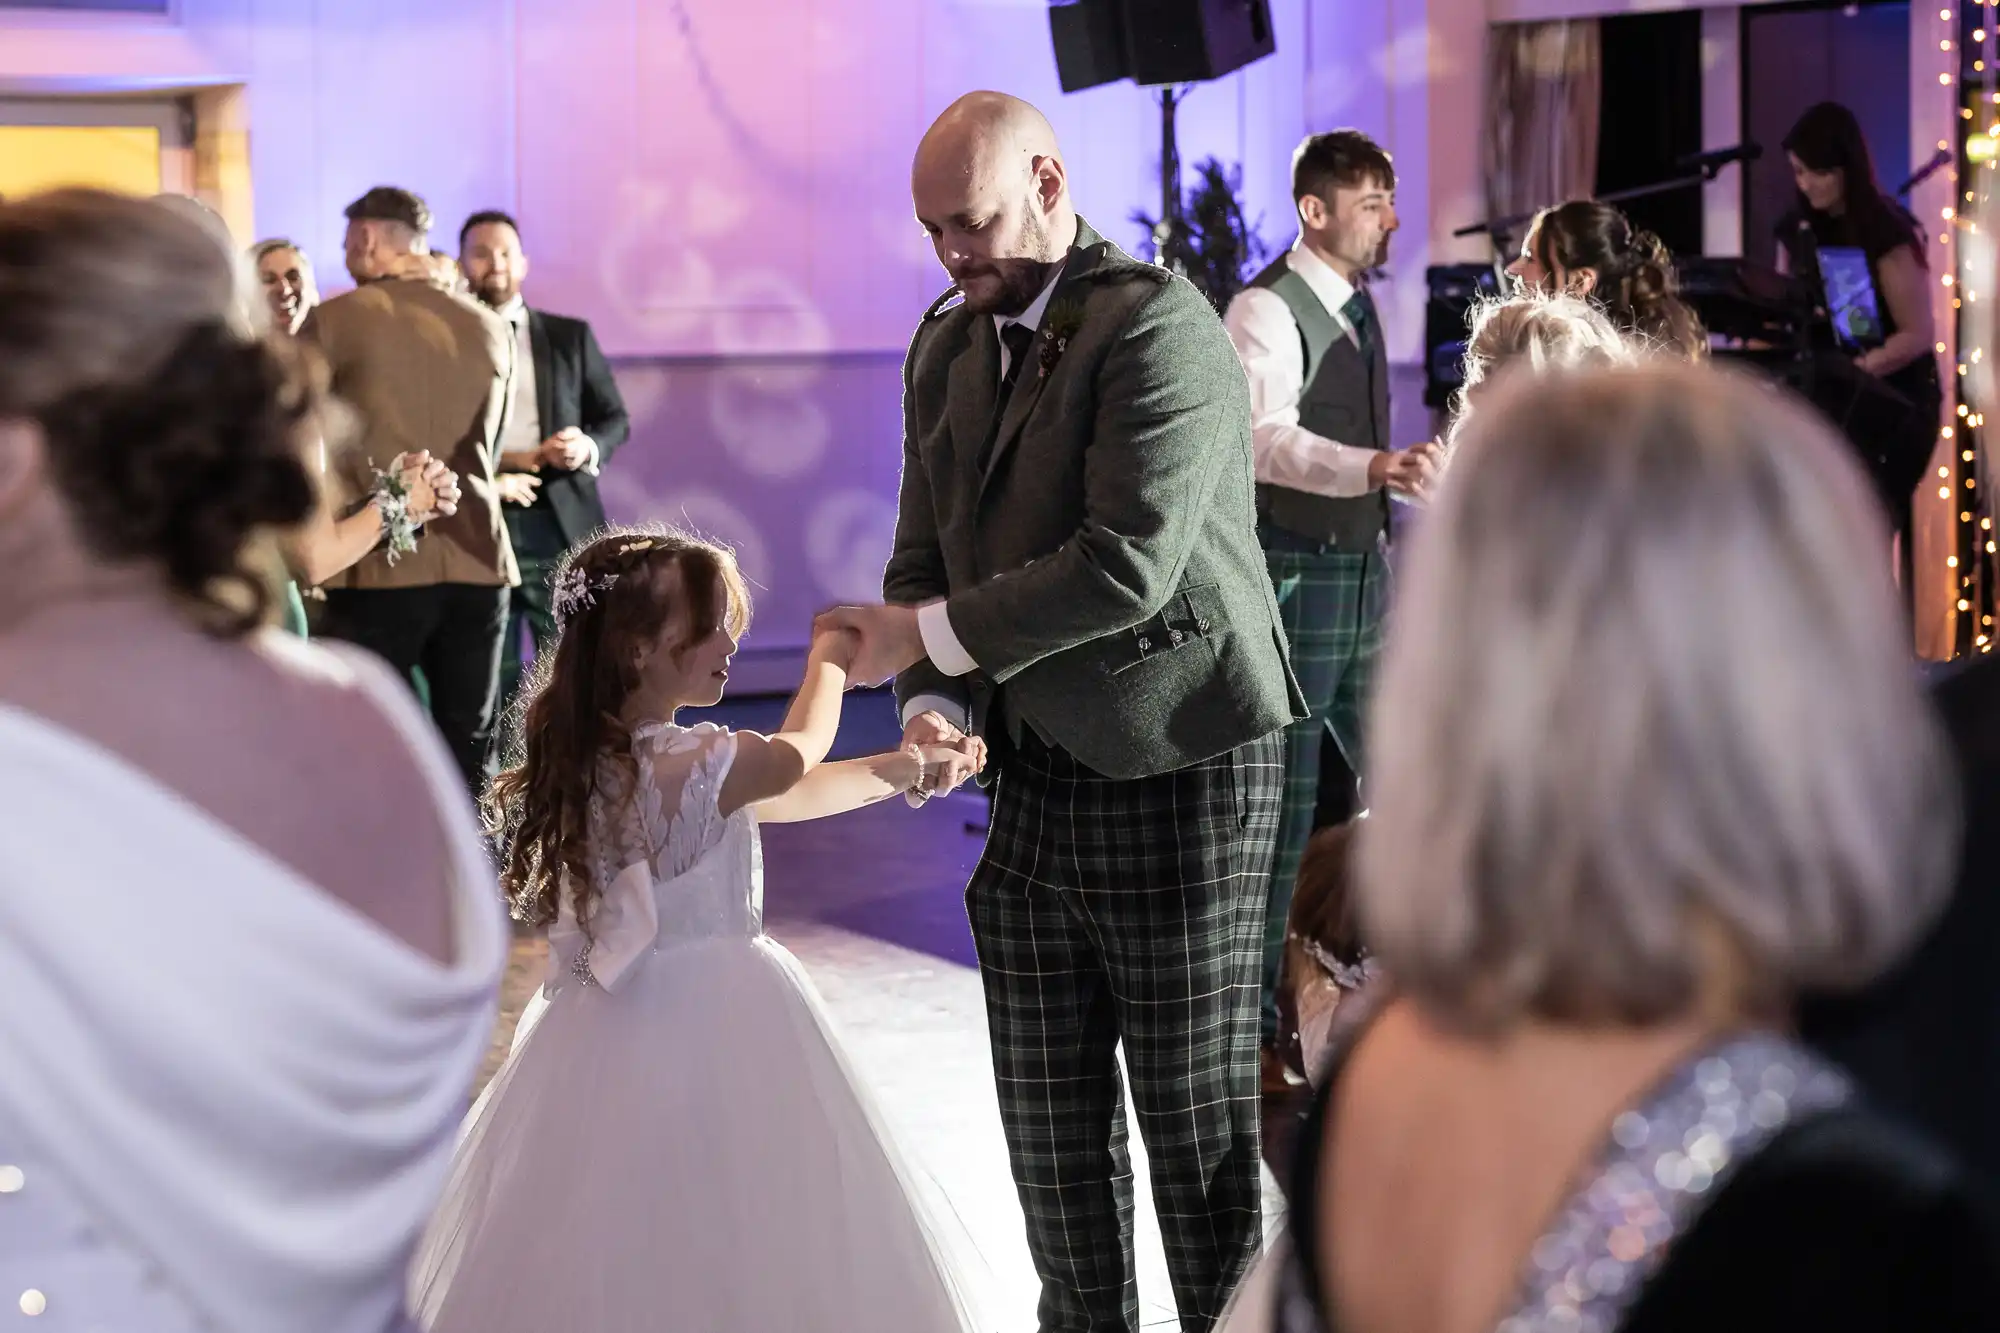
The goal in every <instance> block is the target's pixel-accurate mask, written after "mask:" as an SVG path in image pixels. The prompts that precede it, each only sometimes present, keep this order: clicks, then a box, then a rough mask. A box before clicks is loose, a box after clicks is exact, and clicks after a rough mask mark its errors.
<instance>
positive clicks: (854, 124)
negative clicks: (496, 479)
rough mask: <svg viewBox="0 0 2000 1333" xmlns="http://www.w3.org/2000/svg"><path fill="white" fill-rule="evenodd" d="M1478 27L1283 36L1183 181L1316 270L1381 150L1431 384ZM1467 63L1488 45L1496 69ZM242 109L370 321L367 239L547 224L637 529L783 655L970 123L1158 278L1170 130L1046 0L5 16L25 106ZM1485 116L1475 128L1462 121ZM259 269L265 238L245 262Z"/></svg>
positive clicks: (1323, 21) (274, 175) (869, 428)
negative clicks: (87, 95) (501, 219)
mask: <svg viewBox="0 0 2000 1333" xmlns="http://www.w3.org/2000/svg"><path fill="white" fill-rule="evenodd" d="M1478 10H1479V6H1478V5H1476V4H1470V3H1468V0H1273V3H1272V17H1273V23H1274V26H1275V29H1276V36H1277V44H1278V53H1277V54H1276V55H1275V56H1273V57H1271V58H1269V59H1266V60H1263V61H1261V62H1259V63H1257V64H1256V65H1253V66H1251V67H1250V68H1248V69H1246V70H1244V71H1241V72H1239V73H1237V74H1235V75H1232V76H1230V77H1228V78H1226V79H1222V80H1219V81H1217V82H1215V83H1212V84H1208V85H1204V86H1202V87H1200V88H1198V89H1197V90H1196V91H1195V93H1194V95H1193V97H1192V98H1191V100H1189V101H1188V103H1187V105H1186V107H1185V109H1184V111H1183V112H1182V116H1181V121H1180V131H1181V151H1182V155H1183V159H1184V160H1185V161H1186V162H1188V163H1190V164H1192V163H1193V162H1195V161H1197V160H1199V159H1201V158H1203V157H1206V156H1210V155H1214V156H1218V157H1220V158H1222V159H1223V160H1225V161H1228V162H1237V163H1241V164H1242V166H1243V173H1244V194H1245V198H1246V210H1247V212H1248V214H1249V215H1250V217H1251V218H1252V219H1253V220H1254V219H1261V222H1262V232H1263V235H1264V237H1265V239H1266V240H1267V241H1269V242H1271V243H1272V244H1273V245H1275V246H1282V245H1285V244H1287V243H1289V242H1290V240H1291V239H1292V235H1293V226H1292V221H1291V218H1292V211H1291V202H1290V192H1289V181H1288V174H1289V165H1290V162H1289V160H1290V155H1291V151H1292V149H1293V147H1294V146H1295V145H1296V143H1297V142H1298V140H1299V138H1300V137H1301V136H1302V135H1303V134H1304V133H1306V132H1307V131H1309V130H1320V129H1330V128H1333V127H1335V126H1338V125H1355V126H1359V127H1360V128H1362V129H1364V130H1367V131H1369V132H1370V133H1373V134H1375V135H1376V136H1377V137H1378V138H1380V139H1381V140H1383V142H1384V143H1385V144H1386V145H1387V146H1388V147H1389V148H1390V150H1391V151H1392V152H1393V153H1394V154H1395V156H1396V160H1397V166H1398V169H1399V172H1400V173H1401V176H1402V199H1403V211H1404V215H1405V223H1404V231H1403V233H1402V235H1401V236H1400V237H1399V238H1398V240H1397V243H1396V247H1395V251H1394V256H1393V258H1394V268H1393V277H1392V281H1391V282H1390V283H1389V284H1388V285H1387V287H1386V288H1384V289H1381V290H1380V291H1378V298H1379V303H1380V304H1381V305H1382V307H1383V309H1384V318H1385V324H1386V326H1387V329H1388V332H1389V335H1390V338H1391V346H1392V348H1394V349H1395V350H1396V352H1397V353H1398V355H1399V356H1400V357H1401V358H1403V359H1406V360H1414V359H1415V357H1416V349H1417V342H1418V339H1419V336H1420V333H1421V312H1422V303H1423V269H1424V266H1425V264H1427V263H1430V262H1435V260H1434V259H1433V256H1442V254H1443V251H1442V250H1440V249H1439V248H1437V246H1436V245H1435V244H1434V243H1431V242H1430V241H1429V240H1428V239H1427V238H1428V237H1433V236H1437V235H1441V234H1442V233H1443V232H1447V231H1449V229H1450V227H1451V226H1454V225H1457V224H1458V223H1460V222H1465V221H1470V220H1472V218H1473V217H1475V216H1476V209H1477V203H1476V193H1477V182H1476V179H1475V176H1474V170H1473V166H1472V163H1473V160H1474V151H1475V150H1474V148H1473V146H1472V145H1473V143H1474V141H1475V140H1476V126H1477V104H1476V99H1477V97H1478V85H1479V79H1478V71H1479V56H1478V50H1479V45H1478V44H1479V41H1480V40H1481V37H1482V35H1483V31H1484V23H1483V19H1482V18H1481V17H1480V16H1479V14H1478ZM1468 34H1469V35H1468ZM217 83H220V84H240V85H242V86H243V88H244V89H245V90H246V93H247V116H248V152H249V158H250V162H249V165H250V174H251V180H252V183H253V188H254V194H255V216H256V228H257V231H258V232H259V233H260V234H264V235H271V234H279V233H282V234H286V235H289V236H292V237H295V238H296V239H298V240H299V241H300V242H302V243H303V244H304V245H305V247H306V248H307V250H308V251H309V252H310V254H311V255H312V257H313V259H314V260H315V261H316V263H317V265H318V267H319V270H320V274H321V279H322V283H323V285H324V286H325V287H326V288H327V289H328V290H329V291H331V290H334V289H337V288H338V287H340V286H342V285H344V281H345V280H344V275H343V274H342V272H341V265H340V237H341V229H342V225H343V224H342V221H341V216H340V213H341V209H342V208H343V207H344V206H345V205H346V204H347V203H348V202H349V201H350V200H351V199H353V198H354V197H356V196H357V195H359V194H360V193H362V192H363V191H364V190H366V189H367V188H368V187H370V186H372V185H376V184H381V183H393V184H399V185H405V186H408V187H410V188H412V189H415V190H418V191H419V192H421V193H423V194H424V195H425V196H426V198H427V199H428V200H429V202H430V204H431V207H432V209H433V211H434V213H435V214H436V216H437V219H438V230H439V233H440V234H439V236H438V237H437V238H436V239H437V240H438V241H439V243H440V244H441V245H443V246H446V247H449V246H452V245H455V240H456V234H457V229H458V226H459V223H460V222H461V221H462V220H463V219H464V217H465V216H466V215H467V214H468V213H470V212H472V211H474V210H476V209H481V208H490V207H501V208H506V209H508V210H509V211H511V212H513V213H514V214H515V215H516V216H518V217H519V218H520V219H521V224H522V230H523V233H524V241H525V243H526V246H527V249H528V251H529V254H530V256H531V258H532V260H533V262H534V273H533V275H532V277H531V279H530V281H529V283H528V293H529V299H530V300H531V301H532V302H534V303H535V304H537V305H540V306H543V307H545V308H548V309H551V310H556V311H560V312H562V313H566V314H572V315H579V316H582V317H584V318H587V319H589V320H590V321H591V322H592V324H593V325H594V326H595V328H596V330H597V333H598V336H599V338H600V340H601V341H602V343H603V344H604V346H605V349H606V350H607V352H609V353H610V354H611V355H612V357H613V358H614V360H616V361H617V363H618V372H619V378H620V382H621V383H622V384H623V385H624V387H625V391H626V393H627V394H628V395H629V396H630V397H631V399H632V400H633V405H634V409H635V416H636V418H637V425H636V428H635V433H634V438H633V441H632V443H631V444H630V445H629V446H628V447H627V449H626V451H625V452H624V453H623V454H622V455H620V456H619V457H618V458H617V459H616V460H614V462H613V463H612V465H611V466H610V468H609V469H608V470H607V476H606V487H607V489H608V491H609V492H610V503H611V507H612V509H613V512H614V514H617V515H619V516H623V517H641V516H658V517H667V518H674V519H685V520H686V521H691V522H693V523H694V524H696V525H697V526H700V527H703V528H705V529H707V530H709V531H711V532H714V533H716V534H718V535H721V536H725V537H727V538H729V539H730V540H732V541H734V542H736V543H737V544H738V545H739V546H740V547H741V548H742V550H743V555H744V563H745V565H746V567H748V568H749V569H750V571H751V573H752V575H753V576H754V577H755V578H756V579H757V581H758V582H759V583H760V584H761V585H762V586H763V589H764V591H763V592H762V594H761V598H760V608H759V609H760V622H761V624H760V628H759V630H758V631H757V634H756V641H757V642H759V643H761V644H770V643H785V642H790V643H794V644H796V643H800V642H803V640H804V636H805V631H806V626H807V624H808V618H809V613H810V611H811V610H812V609H813V608H815V607H816V606H818V605H821V604H824V603H825V602H827V601H829V600H832V599H834V598H836V597H855V596H861V595H865V594H868V593H870V592H872V591H873V589H874V584H875V574H876V571H879V569H880V564H881V560H882V557H883V556H884V555H885V554H886V552H887V549H888V539H889V531H890V523H891V519H892V516H893V509H894V502H895V482H896V473H897V468H898V463H899V451H900V440H899V434H900V426H899V413H898V399H899V393H900V385H899V381H898V375H897V368H898V364H899V361H900V357H901V353H902V351H903V349H904V347H905V346H906V345H907V343H908V340H909V336H910V333H911V331H912V328H913V327H914V325H915V322H916V320H917V318H918V316H919V315H920V314H921V312H922V311H923V309H924V307H925V306H926V305H927V304H928V303H929V302H930V301H931V300H932V299H933V298H934V297H935V296H936V295H937V294H938V293H939V292H940V291H941V290H942V289H943V288H944V286H945V278H944V276H943V273H942V271H941V270H940V269H939V268H938V265H937V263H936V260H935V258H934V257H933V256H932V255H931V253H930V250H929V246H928V244H927V242H926V241H925V239H924V237H923V234H922V232H921V231H920V230H919V228H918V227H917V226H916V224H915V222H914V221H913V220H912V218H911V216H910V205H909V198H908V171H909V161H910V155H911V153H912V151H913V150H914V148H915V146H916V143H917V140H918V137H919V136H920V135H921V134H922V132H923V130H924V128H925V126H926V125H928V124H929V122H930V121H931V120H932V118H934V117H935V116H936V115H937V113H938V112H939V111H941V110H942V109H943V108H944V107H945V106H946V105H947V104H948V103H949V102H950V101H951V100H952V99H953V98H955V97H957V96H958V95H959V94H961V93H963V92H966V91H968V90H971V89H975V88H998V89H1001V90H1004V91H1007V92H1012V93H1016V94H1018V95H1020V96H1023V97H1026V98H1028V99H1030V100H1031V101H1034V102H1035V103H1037V104H1038V105H1039V106H1041V107H1042V108H1043V109H1044V110H1045V111H1046V112H1047V113H1048V114H1049V117H1050V119H1051V120H1052V121H1053V122H1054V123H1055V126H1056V130H1057V132H1058V134H1059V136H1060V137H1061V139H1062V141H1063V144H1064V155H1065V158H1066V160H1067V162H1068V164H1069V168H1070V175H1071V181H1072V186H1073V189H1074V192H1075V195H1076V198H1077V201H1078V205H1079V207H1080V209H1081V211H1082V212H1083V214H1084V215H1085V216H1086V217H1088V218H1089V219H1090V220H1091V221H1092V222H1093V223H1094V224H1095V225H1096V226H1098V227H1099V229H1100V230H1102V231H1103V232H1105V234H1107V235H1108V236H1110V237H1111V238H1112V239H1114V240H1116V241H1118V242H1119V243H1120V244H1122V245H1125V246H1127V247H1128V248H1132V249H1138V248H1139V247H1140V245H1141V242H1142V239H1143V237H1142V234H1141V229H1140V228H1139V227H1138V226H1137V225H1136V224H1134V223H1133V222H1132V221H1131V215H1132V213H1133V212H1134V211H1135V210H1137V209H1145V210H1147V211H1149V212H1152V211H1157V209H1158V195H1159V185H1158V177H1157V170H1158V168H1157V163H1158V154H1159V122H1158V112H1157V109H1156V107H1155V105H1154V103H1153V101H1152V99H1151V97H1150V95H1149V94H1148V93H1146V92H1144V91H1142V90H1140V89H1137V88H1134V87H1131V86H1129V85H1113V86H1109V87H1104V88H1098V89H1093V90H1090V91H1088V92H1084V93H1080V94H1076V95H1074V96H1068V97H1065V96H1063V95H1062V94H1061V93H1060V91H1059V90H1058V88H1057V85H1056V76H1055V61H1054V57H1053V55H1052V53H1051V50H1050V45H1049V31H1048V15H1047V8H1046V4H1045V3H1044V0H337V2H334V0H179V2H178V4H177V5H176V6H175V9H174V14H173V17H171V18H170V19H165V20H162V19H152V18H130V19H125V20H121V21H117V22H116V23H115V24H114V22H113V21H112V20H108V19H106V18H105V17H104V16H89V18H88V20H86V19H85V18H82V17H76V18H64V17H61V16H43V17H39V18H32V19H16V18H14V17H13V16H11V15H0V93H4V92H7V91H13V90H17V89H28V90H32V91H35V92H36V93H37V94H38V95H47V94H49V93H51V92H105V91H114V90H126V89H134V88H155V89H157V88H161V87H174V86H194V85H200V84H217ZM1454 99H1455V100H1454ZM241 239H243V240H245V241H246V242H247V241H249V240H250V239H252V238H250V237H244V238H241Z"/></svg>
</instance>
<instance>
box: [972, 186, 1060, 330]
mask: <svg viewBox="0 0 2000 1333" xmlns="http://www.w3.org/2000/svg"><path fill="white" fill-rule="evenodd" d="M1021 234H1022V239H1023V240H1025V241H1026V242H1027V243H1028V247H1029V249H1030V250H1031V251H1033V252H1035V253H1037V254H1045V253H1047V251H1048V248H1049V246H1048V240H1049V233H1048V229H1047V228H1046V227H1044V226H1043V225H1042V220H1041V218H1039V217H1037V216H1036V215H1035V214H1034V213H1033V212H1032V211H1031V212H1029V213H1028V215H1027V220H1026V221H1025V222H1024V223H1023V224H1022V227H1021ZM987 275H991V276H993V277H996V278H998V279H999V280H1000V292H999V295H997V296H993V297H990V298H983V299H975V298H974V297H973V296H972V295H971V293H969V292H968V293H967V294H966V297H965V308H966V309H967V310H970V311H971V312H972V313H973V314H975V315H1018V314H1020V313H1021V312H1022V311H1023V310H1026V309H1027V308H1028V307H1029V306H1031V305H1033V304H1034V303H1035V298H1036V297H1037V296H1040V295H1041V294H1042V288H1043V287H1045V286H1047V285H1048V281H1049V264H1048V262H1047V261H1045V260H1040V259H993V260H988V261H987V262H986V263H985V264H982V265H981V266H980V267H979V269H978V270H976V276H981V277H984V276H987Z"/></svg>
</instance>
